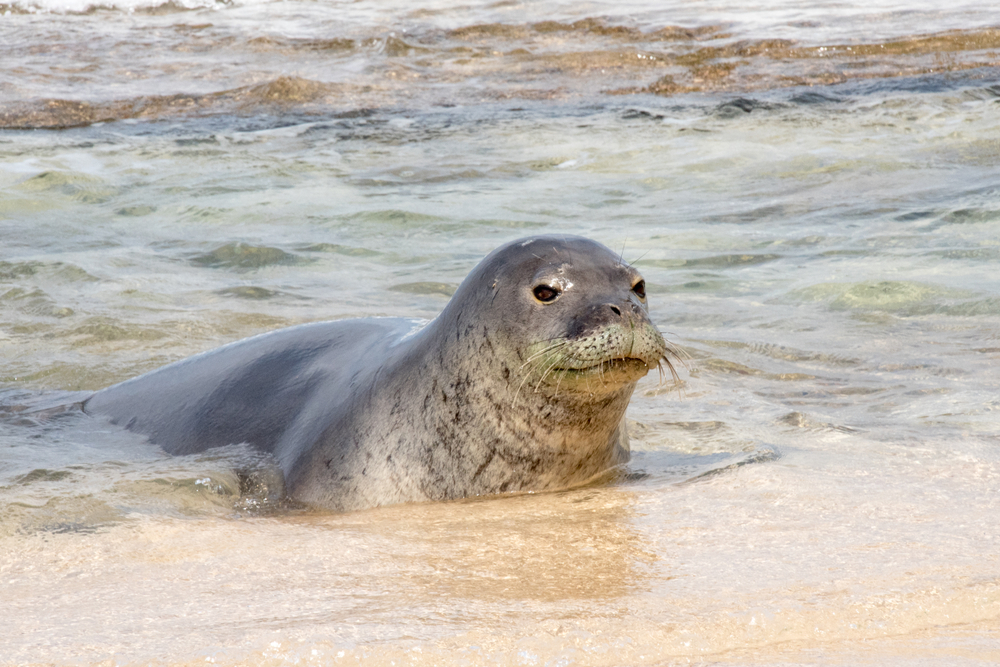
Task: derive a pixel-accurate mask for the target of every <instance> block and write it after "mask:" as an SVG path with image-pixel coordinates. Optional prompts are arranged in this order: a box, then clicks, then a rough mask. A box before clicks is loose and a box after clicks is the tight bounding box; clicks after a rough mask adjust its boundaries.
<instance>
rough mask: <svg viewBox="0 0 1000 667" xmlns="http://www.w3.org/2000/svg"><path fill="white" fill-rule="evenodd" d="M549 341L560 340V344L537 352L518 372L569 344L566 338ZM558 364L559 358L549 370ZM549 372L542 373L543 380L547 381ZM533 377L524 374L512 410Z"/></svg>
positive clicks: (528, 373)
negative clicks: (526, 384)
mask: <svg viewBox="0 0 1000 667" xmlns="http://www.w3.org/2000/svg"><path fill="white" fill-rule="evenodd" d="M549 340H558V341H559V342H557V343H556V344H554V345H550V346H548V347H546V348H544V349H542V350H540V351H538V352H536V353H535V354H533V355H531V356H530V357H528V360H527V361H525V362H524V363H523V364H521V366H520V368H518V370H524V367H525V366H527V365H528V364H532V363H534V362H535V360H537V359H538V358H540V357H543V356H544V355H546V354H548V353H550V352H553V351H555V350H560V349H562V348H563V347H565V346H566V345H567V344H568V342H567V341H566V339H565V338H550V339H549ZM542 363H543V364H544V363H545V362H544V361H543V362H542ZM557 363H559V359H558V357H557V358H556V360H555V361H554V362H553V363H552V366H550V367H549V370H552V368H554V367H555V364H557ZM548 372H549V371H548V370H547V371H545V372H544V373H542V379H545V375H547V374H548ZM531 376H532V373H531V372H527V373H525V374H524V378H523V379H522V380H521V384H519V385H518V386H517V391H515V392H514V400H513V401H512V402H511V404H510V407H511V408H514V407H516V406H517V397H518V396H520V394H521V390H522V389H524V385H525V383H526V382H527V381H528V380H530V379H531ZM539 382H541V380H539ZM537 391H538V386H537V385H536V386H535V392H537Z"/></svg>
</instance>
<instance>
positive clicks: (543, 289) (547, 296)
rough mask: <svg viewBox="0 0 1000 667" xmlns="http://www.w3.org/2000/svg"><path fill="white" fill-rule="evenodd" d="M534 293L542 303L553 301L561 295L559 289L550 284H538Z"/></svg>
mask: <svg viewBox="0 0 1000 667" xmlns="http://www.w3.org/2000/svg"><path fill="white" fill-rule="evenodd" d="M532 293H533V294H534V295H535V298H536V299H538V300H539V301H541V302H542V303H552V302H553V301H555V300H556V297H558V296H559V290H558V289H556V288H555V287H551V286H550V285H536V286H535V289H533V290H532Z"/></svg>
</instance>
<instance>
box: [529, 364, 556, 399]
mask: <svg viewBox="0 0 1000 667" xmlns="http://www.w3.org/2000/svg"><path fill="white" fill-rule="evenodd" d="M558 363H559V359H556V360H555V361H553V362H552V364H551V365H550V366H549V367H548V368H546V369H545V372H544V373H542V377H540V378H538V382H537V383H535V389H534V393H536V394H537V393H538V388H539V387H541V386H542V381H543V380H544V379H545V376H547V375H548V374H549V373H551V372H552V369H553V368H555V367H556V365H557V364H558Z"/></svg>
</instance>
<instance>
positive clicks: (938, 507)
mask: <svg viewBox="0 0 1000 667" xmlns="http://www.w3.org/2000/svg"><path fill="white" fill-rule="evenodd" d="M998 54H1000V22H998V19H997V14H996V10H995V7H993V6H992V3H989V2H985V1H978V2H971V1H967V2H962V1H957V2H952V3H949V4H948V5H947V6H946V7H943V8H942V4H941V3H939V2H930V1H929V0H928V1H923V2H919V1H918V2H905V3H904V2H896V1H892V0H870V1H868V2H863V3H862V2H857V1H856V0H841V1H838V2H832V1H829V2H816V3H800V2H790V1H787V2H783V1H779V0H772V1H761V2H750V3H736V2H728V1H727V0H698V1H695V2H692V1H687V2H679V1H673V2H652V1H650V0H634V1H631V2H621V3H610V2H596V1H595V2H559V1H555V0H551V1H538V2H528V1H518V0H500V1H498V2H490V1H481V0H471V1H470V2H466V3H464V4H461V3H454V2H396V1H380V2H375V1H373V0H357V1H354V2H334V1H332V0H321V1H314V2H301V1H292V0H287V1H278V2H270V1H257V0H245V1H244V0H234V1H233V2H224V3H223V2H212V1H209V0H172V1H171V2H167V3H161V2H159V0H108V1H107V2H94V1H93V0H37V1H31V0H28V1H20V0H18V1H15V2H12V3H7V4H0V63H2V64H3V67H0V128H2V129H0V405H3V406H6V407H5V408H4V410H3V414H2V415H0V621H2V624H3V633H2V634H0V664H3V665H26V664H45V665H52V664H56V665H69V664H72V665H80V664H82V665H91V664H93V665H97V664H100V665H109V664H111V665H133V664H134V665H139V664H142V665H146V664H154V665H183V664H206V663H208V664H220V665H247V664H249V665H286V664H296V665H341V664H361V663H364V664H377V665H390V664H396V665H539V666H540V665H612V666H623V665H674V664H713V665H715V664H718V665H798V664H808V665H842V664H849V665H858V664H878V665H907V666H909V665H983V664H993V663H997V662H1000V518H998V515H1000V271H998V270H997V269H998V265H1000V166H998V165H1000V55H998ZM536 233H573V234H582V235H585V236H589V237H591V238H594V239H596V240H598V241H601V242H602V243H605V244H607V245H608V246H610V247H612V248H614V249H616V250H619V251H621V252H622V253H623V256H624V257H625V258H626V259H627V260H629V261H632V262H634V263H635V264H636V266H637V267H639V268H640V269H641V270H642V272H643V273H644V276H645V278H646V281H647V285H648V292H649V295H650V307H651V314H652V318H653V320H654V321H655V322H656V323H657V325H658V326H659V327H660V328H661V330H662V331H663V332H664V334H665V336H666V337H667V338H668V339H669V340H670V341H671V342H672V343H673V344H674V345H676V346H677V347H679V348H680V349H682V350H683V351H684V352H685V353H686V361H685V364H684V365H683V366H679V367H678V370H679V373H680V382H678V383H671V382H664V381H661V380H660V379H659V378H657V377H653V376H650V377H648V378H646V379H645V380H644V381H642V382H641V383H640V385H639V388H638V390H637V392H636V395H635V397H634V398H633V401H632V405H631V407H630V412H629V415H628V417H629V422H630V432H631V434H632V446H633V460H632V463H631V464H630V470H629V472H630V474H629V475H628V477H627V478H626V479H623V480H621V481H620V482H618V483H615V484H609V485H603V486H592V487H587V488H583V489H576V490H571V491H566V492H562V493H555V494H536V495H523V496H511V497H494V498H477V499H470V500H465V501H460V502H450V503H440V504H416V505H403V506H397V507H388V508H382V509H377V510H371V511H365V512H358V513H351V514H330V513H323V512H317V511H306V510H303V509H300V508H295V507H288V506H286V505H283V504H281V503H276V502H272V501H268V500H267V499H264V498H262V497H258V496H254V495H253V494H249V495H247V494H246V493H243V494H242V495H241V490H240V482H239V480H238V479H237V478H236V477H235V475H234V474H233V473H232V468H233V465H234V462H242V463H245V462H246V458H247V457H248V456H249V454H248V453H247V452H243V451H239V450H234V451H224V452H213V453H210V454H207V455H202V456H198V457H177V458H171V457H168V456H166V455H164V454H163V453H162V452H161V451H160V450H159V449H158V448H156V447H155V446H152V445H150V444H148V443H147V442H145V440H144V439H143V438H142V437H140V436H137V435H135V434H131V433H128V432H124V431H122V430H120V429H118V428H116V427H113V426H110V425H108V424H107V423H105V422H102V421H100V420H96V419H92V418H90V417H87V416H85V415H82V414H77V413H58V412H52V413H49V414H46V413H37V412H35V413H28V412H18V411H17V410H16V409H15V408H16V406H18V405H27V404H33V405H36V406H37V405H39V404H41V403H47V404H51V405H59V404H61V403H66V402H71V401H73V400H76V399H78V398H79V397H80V396H84V395H86V394H85V393H76V392H87V391H92V390H95V389H99V388H101V387H104V386H107V385H108V384H111V383H114V382H117V381H121V380H124V379H126V378H129V377H132V376H134V375H137V374H139V373H142V372H144V371H147V370H151V369H153V368H156V367H158V366H160V365H163V364H165V363H168V362H170V361H174V360H177V359H181V358H183V357H186V356H189V355H191V354H194V353H196V352H199V351H202V350H207V349H211V348H212V347H215V346H218V345H221V344H224V343H226V342H230V341H233V340H237V339H239V338H242V337H245V336H249V335H253V334H256V333H260V332H263V331H267V330H271V329H275V328H279V327H282V326H290V325H294V324H299V323H304V322H309V321H316V320H326V319H336V318H344V317H358V316H362V317H365V316H382V315H392V316H405V317H415V318H431V317H433V316H434V315H435V314H436V313H437V312H439V311H440V310H441V308H442V307H443V306H444V304H445V303H446V302H447V299H448V297H449V296H450V294H451V293H452V292H453V291H454V289H455V288H456V286H457V285H458V284H459V283H460V282H461V281H462V279H463V278H464V276H465V275H466V274H467V273H468V271H469V270H470V269H471V268H472V267H473V266H475V264H476V263H477V262H478V261H479V260H480V259H481V258H482V257H483V256H484V255H485V254H486V253H488V252H489V251H490V250H492V249H493V248H495V247H496V246H498V245H500V244H502V243H504V242H506V241H508V240H511V239H514V238H517V237H520V236H525V235H529V234H536ZM244 491H245V490H244Z"/></svg>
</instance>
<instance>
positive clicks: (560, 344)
mask: <svg viewBox="0 0 1000 667" xmlns="http://www.w3.org/2000/svg"><path fill="white" fill-rule="evenodd" d="M552 340H555V339H552ZM568 344H569V343H568V342H567V341H566V340H565V339H563V340H561V341H560V342H558V343H556V344H555V345H550V346H548V347H546V348H544V349H542V350H539V351H538V352H536V353H535V354H533V355H531V356H530V357H528V359H527V361H525V362H524V363H523V364H521V366H520V368H519V369H518V370H521V369H523V368H524V367H525V366H527V365H528V364H530V363H531V362H533V361H534V360H535V359H537V358H538V357H541V356H543V355H545V354H548V353H549V352H552V351H554V350H558V349H560V348H563V347H566V345H568Z"/></svg>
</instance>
